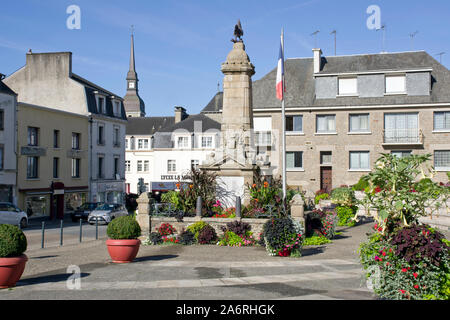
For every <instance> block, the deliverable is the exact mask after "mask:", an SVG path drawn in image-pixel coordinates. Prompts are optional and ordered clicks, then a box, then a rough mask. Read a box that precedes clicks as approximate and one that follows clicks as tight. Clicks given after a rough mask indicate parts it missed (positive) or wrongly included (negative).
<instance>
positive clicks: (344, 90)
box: [338, 77, 358, 96]
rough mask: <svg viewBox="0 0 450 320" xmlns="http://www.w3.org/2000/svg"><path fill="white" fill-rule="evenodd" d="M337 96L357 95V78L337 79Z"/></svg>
mask: <svg viewBox="0 0 450 320" xmlns="http://www.w3.org/2000/svg"><path fill="white" fill-rule="evenodd" d="M338 95H340V96H356V95H358V78H357V77H345V78H338Z"/></svg>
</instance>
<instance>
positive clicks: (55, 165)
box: [53, 158, 59, 179]
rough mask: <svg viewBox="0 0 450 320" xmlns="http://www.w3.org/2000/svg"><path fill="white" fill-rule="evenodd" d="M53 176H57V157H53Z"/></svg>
mask: <svg viewBox="0 0 450 320" xmlns="http://www.w3.org/2000/svg"><path fill="white" fill-rule="evenodd" d="M53 178H55V179H57V178H59V158H53Z"/></svg>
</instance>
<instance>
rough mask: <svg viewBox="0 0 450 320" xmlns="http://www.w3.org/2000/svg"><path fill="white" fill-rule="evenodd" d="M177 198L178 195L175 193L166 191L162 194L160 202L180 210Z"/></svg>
mask: <svg viewBox="0 0 450 320" xmlns="http://www.w3.org/2000/svg"><path fill="white" fill-rule="evenodd" d="M178 198H179V194H178V192H176V191H168V192H166V193H163V194H162V195H161V202H163V203H171V204H173V205H174V206H175V208H177V209H181V208H180V200H179V199H178Z"/></svg>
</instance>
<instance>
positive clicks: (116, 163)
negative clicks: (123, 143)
mask: <svg viewBox="0 0 450 320" xmlns="http://www.w3.org/2000/svg"><path fill="white" fill-rule="evenodd" d="M118 174H119V158H117V157H116V158H114V177H113V178H114V179H115V178H116V175H118Z"/></svg>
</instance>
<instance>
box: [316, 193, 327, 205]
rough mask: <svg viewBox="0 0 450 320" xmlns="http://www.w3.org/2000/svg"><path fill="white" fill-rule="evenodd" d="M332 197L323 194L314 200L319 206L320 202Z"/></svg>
mask: <svg viewBox="0 0 450 320" xmlns="http://www.w3.org/2000/svg"><path fill="white" fill-rule="evenodd" d="M328 199H330V195H329V194H328V193H321V194H319V195H317V196H316V197H315V198H314V203H315V204H319V202H320V200H328Z"/></svg>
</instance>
